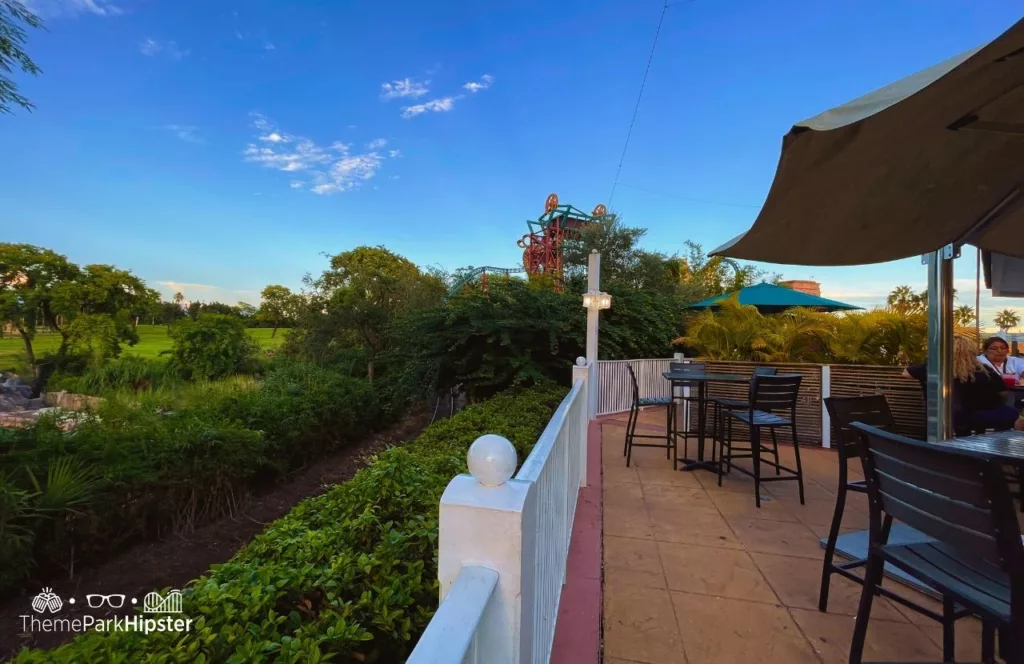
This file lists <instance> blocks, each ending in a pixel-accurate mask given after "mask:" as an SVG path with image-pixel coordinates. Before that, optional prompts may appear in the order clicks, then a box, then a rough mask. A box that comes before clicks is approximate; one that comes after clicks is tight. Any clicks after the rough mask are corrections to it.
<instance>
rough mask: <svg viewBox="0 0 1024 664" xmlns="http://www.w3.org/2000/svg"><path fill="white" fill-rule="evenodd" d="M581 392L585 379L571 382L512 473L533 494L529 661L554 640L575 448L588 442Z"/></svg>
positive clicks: (579, 460) (580, 473)
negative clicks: (533, 563) (529, 486)
mask: <svg viewBox="0 0 1024 664" xmlns="http://www.w3.org/2000/svg"><path fill="white" fill-rule="evenodd" d="M586 396H587V391H586V383H585V381H582V380H577V381H575V382H574V384H573V387H572V390H570V391H569V394H568V395H567V396H566V397H565V399H564V400H563V401H562V403H561V405H560V406H559V407H558V410H556V411H555V413H554V415H553V416H552V417H551V421H550V422H548V425H547V427H546V428H545V429H544V433H542V434H541V436H540V439H539V440H538V441H537V444H536V445H535V446H534V448H533V451H532V452H530V456H528V457H527V458H526V461H525V462H523V467H522V468H521V469H520V470H519V473H517V474H516V479H517V480H522V481H525V482H533V483H534V485H535V487H536V494H537V497H536V502H535V503H534V506H535V512H534V514H535V515H536V518H535V521H534V524H535V532H536V538H537V539H536V567H535V570H536V576H535V577H534V593H535V594H534V595H533V598H532V599H533V607H532V609H531V608H530V607H526V606H524V610H523V613H524V616H523V617H524V619H526V617H527V616H531V617H532V620H533V625H532V629H531V631H532V636H533V638H532V639H531V641H532V646H533V652H532V656H531V657H530V658H529V661H531V662H547V661H548V657H549V656H550V654H551V646H552V644H553V643H554V638H555V621H556V619H557V618H558V603H559V600H560V599H561V597H562V585H563V584H564V583H565V565H566V561H567V560H568V558H569V540H570V539H571V538H572V524H573V520H574V517H575V516H576V499H577V497H578V496H579V488H580V487H581V486H584V485H585V484H586V482H585V478H584V474H585V473H586V466H585V463H586V458H585V456H584V455H583V454H582V453H581V450H580V447H582V448H584V450H585V448H586V445H587V417H586V414H587V412H586V411H587V409H586ZM525 602H526V598H525V597H524V604H525ZM531 614H532V615H531Z"/></svg>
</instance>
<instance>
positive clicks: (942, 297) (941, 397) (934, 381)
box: [925, 245, 954, 442]
mask: <svg viewBox="0 0 1024 664" xmlns="http://www.w3.org/2000/svg"><path fill="white" fill-rule="evenodd" d="M953 258H954V251H953V248H952V246H950V245H947V246H946V247H943V248H942V249H939V250H938V251H935V252H933V253H931V254H928V255H926V256H925V259H926V261H927V263H928V407H927V415H928V422H927V432H928V440H929V441H931V442H935V441H940V440H947V439H949V438H952V437H953V398H952V396H953V389H952V388H953Z"/></svg>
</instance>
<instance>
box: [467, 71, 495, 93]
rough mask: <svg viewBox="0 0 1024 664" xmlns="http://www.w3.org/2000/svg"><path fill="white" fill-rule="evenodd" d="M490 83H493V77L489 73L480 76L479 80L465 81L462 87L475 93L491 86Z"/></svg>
mask: <svg viewBox="0 0 1024 664" xmlns="http://www.w3.org/2000/svg"><path fill="white" fill-rule="evenodd" d="M491 83H494V77H493V76H491V75H490V74H484V75H483V76H481V77H480V80H479V81H470V82H469V83H466V84H465V85H463V86H462V87H463V89H465V90H469V91H470V92H474V93H475V92H480V91H481V90H486V89H487V88H489V87H491Z"/></svg>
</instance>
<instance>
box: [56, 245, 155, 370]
mask: <svg viewBox="0 0 1024 664" xmlns="http://www.w3.org/2000/svg"><path fill="white" fill-rule="evenodd" d="M155 297H156V294H155V292H154V291H152V290H151V289H149V288H147V287H146V284H145V283H144V282H143V281H142V280H141V279H139V278H138V277H136V276H135V275H133V274H132V273H131V272H129V271H127V270H119V269H118V268H116V267H114V266H112V265H86V266H85V267H84V268H83V269H81V270H78V271H77V274H76V275H75V278H73V279H68V280H65V281H63V282H60V283H58V284H57V285H56V286H55V287H54V289H53V299H52V303H51V307H50V308H51V309H52V312H51V313H52V315H51V316H48V319H47V324H48V325H50V327H52V328H53V329H55V330H56V331H57V332H58V333H60V335H61V345H60V348H59V349H58V351H57V355H58V356H59V357H64V356H65V355H66V354H67V351H68V348H69V345H70V343H71V337H70V333H69V330H68V329H67V328H68V326H69V325H70V324H71V323H72V322H74V320H75V318H77V317H78V316H81V315H84V314H102V315H106V316H109V317H110V318H111V320H113V321H114V324H115V326H116V329H117V337H118V340H119V342H123V343H127V344H128V345H135V344H136V343H138V341H139V335H138V333H137V332H136V330H135V326H134V324H133V312H139V311H143V310H145V309H146V308H148V307H149V306H150V305H151V303H152V302H153V300H154V298H155Z"/></svg>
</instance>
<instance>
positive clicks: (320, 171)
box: [243, 113, 388, 194]
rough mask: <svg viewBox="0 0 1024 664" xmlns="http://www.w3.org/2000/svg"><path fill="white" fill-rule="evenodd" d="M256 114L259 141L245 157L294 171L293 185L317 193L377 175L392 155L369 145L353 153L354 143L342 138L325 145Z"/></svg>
mask: <svg viewBox="0 0 1024 664" xmlns="http://www.w3.org/2000/svg"><path fill="white" fill-rule="evenodd" d="M252 118H253V126H254V127H255V128H256V130H257V131H258V134H257V136H256V140H257V141H259V143H250V144H249V145H248V146H247V147H246V149H245V151H244V153H243V154H244V157H245V161H248V162H250V163H254V164H260V165H262V166H264V167H266V168H273V169H275V170H278V171H283V172H285V173H291V174H292V176H293V179H292V180H291V182H290V183H289V186H290V187H292V188H293V189H304V188H307V187H308V189H309V191H312V192H313V193H314V194H334V193H338V192H343V191H349V190H351V189H355V188H356V187H358V186H359V185H360V184H362V183H363V182H365V181H367V180H370V179H371V178H373V177H374V176H375V175H376V174H377V171H379V170H380V168H381V166H382V165H383V163H384V161H385V159H387V158H388V157H386V156H384V155H382V154H381V153H380V152H378V151H377V150H375V149H371V148H369V147H368V148H367V150H368V151H366V152H362V153H358V154H353V153H352V151H351V147H352V146H351V145H350V144H347V143H342V142H341V141H335V142H333V143H331V144H330V145H326V146H325V145H321V144H319V143H317V142H315V141H313V140H312V139H309V138H305V137H303V136H298V135H295V134H290V133H288V132H285V131H282V130H280V129H279V128H278V127H277V126H276V125H275V124H274V123H273V122H272V121H271V120H270V119H269V118H267V117H266V116H264V115H262V114H260V113H252ZM260 143H262V144H260Z"/></svg>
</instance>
